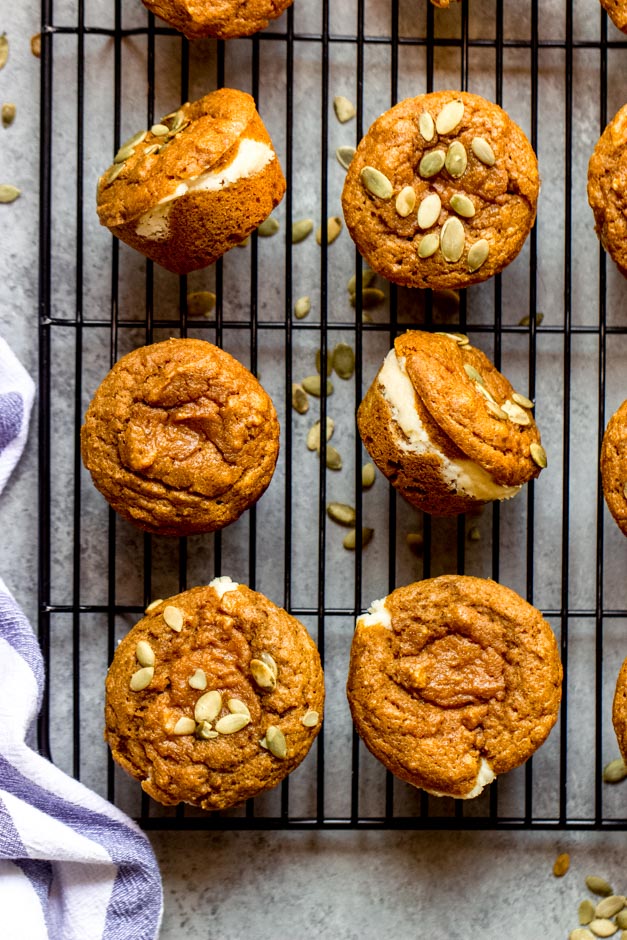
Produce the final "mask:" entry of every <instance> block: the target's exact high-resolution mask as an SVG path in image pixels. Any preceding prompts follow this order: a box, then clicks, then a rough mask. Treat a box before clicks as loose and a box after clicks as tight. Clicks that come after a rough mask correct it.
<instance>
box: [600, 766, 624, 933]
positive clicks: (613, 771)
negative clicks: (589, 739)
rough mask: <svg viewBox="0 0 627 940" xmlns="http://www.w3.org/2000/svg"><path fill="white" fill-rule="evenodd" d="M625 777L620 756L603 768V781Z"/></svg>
mask: <svg viewBox="0 0 627 940" xmlns="http://www.w3.org/2000/svg"><path fill="white" fill-rule="evenodd" d="M625 777H627V767H626V766H625V761H624V760H622V758H620V757H617V758H616V760H612V761H610V762H609V764H606V765H605V767H604V768H603V780H604V782H605V783H620V781H621V780H624V779H625ZM605 916H606V917H611V916H612V915H611V914H606V915H605Z"/></svg>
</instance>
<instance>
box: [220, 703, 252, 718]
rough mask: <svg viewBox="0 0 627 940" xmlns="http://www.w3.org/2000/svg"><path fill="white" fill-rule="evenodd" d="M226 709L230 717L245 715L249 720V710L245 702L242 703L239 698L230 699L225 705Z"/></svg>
mask: <svg viewBox="0 0 627 940" xmlns="http://www.w3.org/2000/svg"><path fill="white" fill-rule="evenodd" d="M226 707H227V708H228V710H229V711H230V712H231V714H232V715H247V716H248V718H250V709H249V707H248V705H247V704H246V702H242V700H241V698H230V699H229V700H228V702H227V703H226Z"/></svg>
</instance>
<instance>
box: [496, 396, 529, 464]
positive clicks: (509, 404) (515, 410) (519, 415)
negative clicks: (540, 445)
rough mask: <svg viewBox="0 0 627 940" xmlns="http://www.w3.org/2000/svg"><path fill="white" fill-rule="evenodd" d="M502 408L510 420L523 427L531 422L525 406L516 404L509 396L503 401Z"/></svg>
mask: <svg viewBox="0 0 627 940" xmlns="http://www.w3.org/2000/svg"><path fill="white" fill-rule="evenodd" d="M501 408H502V409H503V411H504V412H505V414H506V415H507V417H508V418H509V420H510V421H512V422H513V423H514V424H519V425H521V427H526V426H527V425H528V424H530V423H531V418H530V417H529V415H528V413H527V412H526V411H525V410H524V408H521V407H520V405H515V404H514V402H513V401H510V400H509V398H508V399H507V400H506V401H504V402H503V404H502V405H501ZM529 450H530V451H531V448H529Z"/></svg>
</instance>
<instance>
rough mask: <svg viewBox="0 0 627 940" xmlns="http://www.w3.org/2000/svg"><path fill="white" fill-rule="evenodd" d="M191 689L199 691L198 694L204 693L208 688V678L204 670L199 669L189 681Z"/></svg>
mask: <svg viewBox="0 0 627 940" xmlns="http://www.w3.org/2000/svg"><path fill="white" fill-rule="evenodd" d="M187 684H188V686H189V687H190V689H197V690H198V692H204V690H205V689H206V688H207V676H206V675H205V670H204V669H197V670H196V672H195V673H194V674H193V676H190V677H189V679H188V680H187Z"/></svg>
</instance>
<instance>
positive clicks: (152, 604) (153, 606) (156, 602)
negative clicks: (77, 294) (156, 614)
mask: <svg viewBox="0 0 627 940" xmlns="http://www.w3.org/2000/svg"><path fill="white" fill-rule="evenodd" d="M159 604H163V600H162V598H160V597H158V598H157V599H156V600H154V601H151V602H150V604H148V607H147V608H146V610H145V611H144V613H146V614H151V613H152V612H153V610H156V609H157V607H158V606H159Z"/></svg>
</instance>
